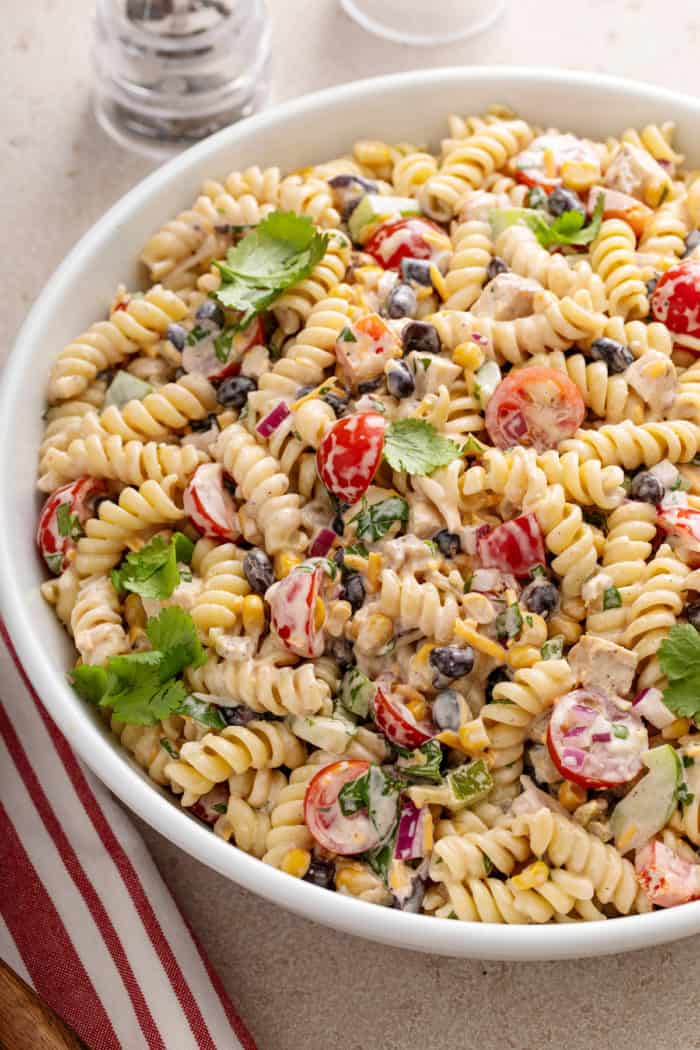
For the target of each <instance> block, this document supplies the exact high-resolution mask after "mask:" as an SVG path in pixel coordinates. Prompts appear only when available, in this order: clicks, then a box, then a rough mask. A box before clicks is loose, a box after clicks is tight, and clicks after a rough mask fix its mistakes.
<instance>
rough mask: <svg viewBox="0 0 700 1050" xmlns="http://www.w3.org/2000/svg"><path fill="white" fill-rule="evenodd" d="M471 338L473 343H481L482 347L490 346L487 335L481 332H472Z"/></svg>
mask: <svg viewBox="0 0 700 1050" xmlns="http://www.w3.org/2000/svg"><path fill="white" fill-rule="evenodd" d="M469 338H470V339H471V341H472V343H480V344H481V346H486V345H487V344H488V339H487V338H486V336H485V335H482V334H481V332H472V334H471V335H470V336H469Z"/></svg>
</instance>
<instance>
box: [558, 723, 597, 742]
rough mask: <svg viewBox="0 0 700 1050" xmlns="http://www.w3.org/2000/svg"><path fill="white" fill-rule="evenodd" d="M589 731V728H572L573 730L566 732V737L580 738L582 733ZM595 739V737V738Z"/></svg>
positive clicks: (566, 730)
mask: <svg viewBox="0 0 700 1050" xmlns="http://www.w3.org/2000/svg"><path fill="white" fill-rule="evenodd" d="M587 730H588V726H572V727H571V729H565V730H564V736H565V737H567V738H568V737H571V736H580V735H581V733H585V732H587ZM593 739H595V737H594V738H593Z"/></svg>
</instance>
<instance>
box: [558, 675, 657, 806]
mask: <svg viewBox="0 0 700 1050" xmlns="http://www.w3.org/2000/svg"><path fill="white" fill-rule="evenodd" d="M648 747H649V738H648V735H647V731H646V728H645V726H644V723H643V722H642V719H641V718H640V717H639V715H638V714H637V713H636V711H634V710H623V709H622V708H621V707H619V706H618V705H617V704H616V703H615V701H614V700H612V699H611V698H610V697H609V696H605V695H604V694H603V693H597V692H594V691H593V690H592V689H575V690H574V691H573V692H572V693H567V694H566V695H565V696H562V697H560V698H559V700H557V702H556V703H555V705H554V710H553V712H552V718H551V720H550V723H549V729H548V730H547V748H548V750H549V754H550V756H551V758H552V762H554V765H555V766H556V767H557V769H558V770H559V772H560V773H561V775H562V776H563V777H564V778H565V779H566V780H570V781H571V782H572V783H573V784H578V785H579V786H580V787H585V788H613V787H619V785H620V784H628V783H629V782H630V780H634V778H635V777H636V776H637V774H638V773H639V772H640V770H641V769H642V764H643V763H642V755H643V754H644V752H645V751H646V750H647V749H648Z"/></svg>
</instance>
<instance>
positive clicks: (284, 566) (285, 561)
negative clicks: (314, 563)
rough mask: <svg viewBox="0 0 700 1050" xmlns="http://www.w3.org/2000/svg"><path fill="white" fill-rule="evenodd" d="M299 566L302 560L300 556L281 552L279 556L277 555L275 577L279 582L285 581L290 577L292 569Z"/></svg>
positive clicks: (290, 552) (289, 552)
mask: <svg viewBox="0 0 700 1050" xmlns="http://www.w3.org/2000/svg"><path fill="white" fill-rule="evenodd" d="M297 565H301V558H300V557H299V555H298V554H294V553H292V551H280V552H279V554H275V558H274V567H275V576H276V577H277V579H278V580H283V579H284V577H285V576H289V574H290V572H291V571H292V569H294V568H295V567H296V566H297Z"/></svg>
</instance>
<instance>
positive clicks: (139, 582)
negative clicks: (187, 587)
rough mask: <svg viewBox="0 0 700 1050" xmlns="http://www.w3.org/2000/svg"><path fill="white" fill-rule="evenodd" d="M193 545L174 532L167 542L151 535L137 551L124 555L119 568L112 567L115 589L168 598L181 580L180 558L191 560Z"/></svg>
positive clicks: (150, 596)
mask: <svg viewBox="0 0 700 1050" xmlns="http://www.w3.org/2000/svg"><path fill="white" fill-rule="evenodd" d="M193 549H194V548H193V546H192V543H191V541H190V540H188V539H187V536H184V535H183V534H182V533H181V532H176V533H175V535H174V536H173V538H172V539H171V541H170V543H166V542H165V541H164V540H163V538H162V536H154V537H153V539H152V540H151V542H150V543H147V544H146V546H145V547H142V548H141V550H140V551H133V552H132V553H131V554H127V556H126V558H125V559H124V561H123V562H122V564H121V566H120V567H119V568H118V569H113V570H112V583H113V585H114V589H115V590H116V591H117V592H118V593H119V592H121V591H133V592H134V593H135V594H140V595H141V597H142V598H169V597H170V595H171V594H172V593H173V591H174V590H175V588H176V587H177V585H178V584H179V582H180V571H179V569H178V567H177V563H178V562H179V561H187V562H189V561H191V559H192V551H193Z"/></svg>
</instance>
